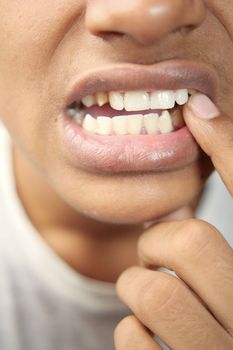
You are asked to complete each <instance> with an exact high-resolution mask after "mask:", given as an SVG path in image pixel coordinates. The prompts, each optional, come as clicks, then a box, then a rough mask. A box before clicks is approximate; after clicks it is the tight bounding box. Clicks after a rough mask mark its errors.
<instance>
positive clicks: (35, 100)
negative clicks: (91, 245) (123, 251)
mask: <svg viewBox="0 0 233 350" xmlns="http://www.w3.org/2000/svg"><path fill="white" fill-rule="evenodd" d="M0 9H1V21H0V76H1V79H0V115H1V118H2V121H3V123H4V124H5V126H6V127H7V129H8V130H9V132H10V134H11V136H12V139H13V140H14V143H15V145H16V146H17V147H18V149H19V150H20V152H21V153H22V154H23V156H24V157H25V159H27V161H28V162H29V164H31V166H32V168H33V170H34V171H35V174H39V176H40V177H41V179H43V181H44V182H46V183H48V184H49V186H50V187H51V188H52V189H53V190H54V191H55V192H56V193H57V194H58V195H59V196H60V197H61V198H62V199H63V200H64V202H65V203H67V204H68V205H70V206H71V207H73V208H75V210H77V211H78V212H80V213H84V214H85V215H87V216H90V217H92V218H96V219H98V220H100V221H103V222H109V223H141V222H144V221H147V220H153V219H155V218H157V217H159V216H162V215H166V214H168V213H170V212H171V211H173V210H175V209H177V208H179V207H181V206H183V205H185V204H187V203H189V202H190V201H192V200H193V199H194V198H195V197H196V196H197V195H198V194H199V193H200V191H201V189H202V187H203V181H204V180H203V178H204V176H203V173H204V170H203V168H204V165H205V164H207V163H208V159H207V158H205V157H203V155H201V153H200V152H198V155H197V156H195V157H193V158H192V159H191V161H187V159H186V160H185V161H184V162H183V163H182V162H181V163H182V164H181V163H180V164H179V166H174V164H173V166H172V167H171V168H169V167H168V168H166V162H165V163H164V164H165V167H163V168H162V170H161V169H159V167H157V168H156V167H155V168H154V169H152V170H150V169H149V170H150V171H149V170H148V169H147V171H143V166H142V168H140V169H139V170H138V171H121V172H119V171H118V172H117V171H112V172H111V171H109V169H108V172H107V173H105V172H104V171H103V170H104V169H103V168H101V169H98V164H97V165H96V167H93V166H90V164H88V162H86V161H85V159H83V158H85V155H84V156H83V158H82V157H79V155H78V154H77V157H76V155H75V154H74V153H72V151H71V150H70V149H69V147H67V145H66V143H65V142H64V137H63V136H64V135H63V134H64V130H63V129H62V128H63V126H62V125H63V124H62V123H63V121H64V118H66V117H67V116H64V115H63V114H64V113H63V112H64V106H66V103H67V96H69V93H70V91H71V90H72V87H73V86H74V85H75V82H76V80H77V81H79V79H80V77H82V76H84V75H85V74H87V73H89V72H92V71H93V72H94V71H95V70H101V69H105V68H106V67H108V66H109V65H111V67H114V66H115V65H116V66H117V67H120V68H121V67H124V65H125V64H130V65H131V66H132V65H137V68H138V65H139V69H140V67H141V68H145V66H149V65H152V64H153V65H154V64H156V63H158V62H163V61H166V60H176V62H179V60H188V61H190V60H191V61H192V62H200V63H204V64H206V65H207V66H208V67H209V68H210V69H211V71H213V72H214V74H215V75H216V77H215V81H216V101H217V103H218V105H219V106H220V108H222V109H223V110H224V111H226V112H227V113H229V114H230V115H232V116H233V103H232V101H233V88H232V86H233V66H232V62H231V59H230V58H231V57H233V42H232V40H233V22H232V16H233V3H232V1H231V0H207V1H202V0H195V1H192V2H191V1H190V2H187V1H186V0H183V1H182V0H180V1H174V0H166V1H165V0H164V1H162V0H160V1H156V0H145V1H143V0H137V1H135V0H127V2H126V1H125V0H118V1H117V2H115V1H114V0H90V1H85V0H68V1H67V0H57V1H52V0H50V1H44V0H38V1H36V2H35V1H33V2H32V1H31V0H25V1H23V2H19V1H16V0H11V1H9V0H0ZM131 66H130V67H131ZM110 71H114V69H112V70H110ZM88 79H90V85H91V79H92V76H91V75H90V76H88ZM106 79H108V81H111V72H109V78H106ZM163 79H164V80H166V77H163V78H162V80H163ZM198 79H200V80H201V76H200V77H199V78H198ZM173 80H175V79H173ZM100 83H101V82H100ZM173 83H174V85H172V86H175V84H176V83H175V81H174V82H173ZM173 83H172V84H173ZM110 84H111V83H110ZM87 85H88V83H87ZM162 85H163V82H162ZM78 86H79V85H78V84H77V94H78V93H79V91H78ZM111 86H112V88H111V89H110V90H112V91H117V90H118V86H116V88H114V81H113V82H112V85H111ZM188 87H189V88H191V87H192V82H190V86H187V88H188ZM95 88H96V90H97V91H99V92H101V91H102V90H101V85H100V84H99V86H98V83H97V86H95ZM184 88H185V86H184ZM123 90H124V89H123V88H122V87H121V91H123ZM125 90H127V88H125ZM136 90H145V86H142V88H141V89H140V82H139V86H138V87H137V89H136ZM163 90H167V88H166V89H163ZM105 92H109V91H105ZM105 107H106V106H105ZM105 115H107V114H105ZM116 115H117V113H116ZM72 130H73V129H72ZM72 130H71V129H70V131H69V130H68V131H67V132H70V134H71V133H72V132H73V131H72ZM177 132H178V131H177ZM179 132H180V131H179ZM85 135H87V136H84V139H85V145H87V147H86V148H87V149H88V146H89V145H91V144H92V145H93V144H94V141H93V139H92V135H91V136H90V134H88V133H87V134H85ZM71 136H72V135H71ZM141 136H143V137H144V138H145V137H147V136H146V135H141ZM181 136H182V135H181ZM76 137H77V139H78V136H77V135H76ZM95 137H96V136H95ZM97 137H98V142H99V144H101V142H102V143H103V141H101V140H100V139H101V137H103V139H102V140H104V139H105V140H106V137H107V136H101V135H98V136H97ZM110 137H111V136H110ZM125 137H128V136H126V135H121V136H120V139H119V137H118V140H120V141H117V142H119V143H121V144H124V142H125V141H124V140H123V138H125ZM138 137H140V135H139V136H135V135H133V136H131V150H130V151H129V158H130V156H131V154H130V152H131V151H132V148H133V147H134V146H132V145H134V142H138V141H137V140H136V138H137V139H138ZM150 137H151V136H150ZM153 137H154V138H155V137H161V135H154V136H153ZM162 137H171V136H169V135H168V134H167V135H165V136H164V135H162ZM173 137H174V136H173ZM188 137H190V136H188ZM109 140H111V139H110V138H109ZM172 140H173V139H172V138H171V141H170V143H171V142H172ZM83 142H84V141H83ZM114 142H115V141H114ZM166 142H167V141H165V151H166V147H167V146H166ZM76 143H77V144H78V146H77V145H76V148H77V147H79V148H80V153H81V149H82V143H80V142H79V143H78V141H77V142H76ZM114 144H115V143H114ZM192 145H193V143H192ZM106 147H108V150H109V151H108V152H109V154H111V150H112V147H113V143H111V142H107V146H106ZM142 147H143V144H142ZM189 147H191V146H190V145H189ZM71 148H72V147H71ZM89 149H90V152H91V150H92V148H91V147H90V148H89ZM75 152H76V153H77V152H78V149H76V150H75ZM97 153H98V150H97ZM96 162H97V163H98V162H101V159H100V158H98V159H97V160H96ZM173 163H174V160H173ZM92 165H93V164H92ZM123 170H124V169H123Z"/></svg>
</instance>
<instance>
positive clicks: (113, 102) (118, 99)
mask: <svg viewBox="0 0 233 350" xmlns="http://www.w3.org/2000/svg"><path fill="white" fill-rule="evenodd" d="M109 104H110V106H111V107H112V108H113V109H116V110H117V111H122V109H124V97H123V95H122V94H121V93H120V92H116V91H115V92H114V91H112V92H110V93H109Z"/></svg>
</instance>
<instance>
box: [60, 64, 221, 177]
mask: <svg viewBox="0 0 233 350" xmlns="http://www.w3.org/2000/svg"><path fill="white" fill-rule="evenodd" d="M216 86H217V77H216V74H215V71H214V70H213V69H212V68H210V67H209V66H207V65H206V64H204V63H203V64H202V63H195V62H191V61H180V60H171V61H166V62H160V63H156V64H154V65H151V66H141V65H135V64H129V63H124V64H122V63H119V64H111V65H107V66H106V67H102V68H98V69H91V70H89V71H88V72H86V73H83V74H81V75H80V76H78V77H77V76H76V77H74V79H73V81H72V82H70V87H69V90H68V91H67V97H66V99H65V101H64V105H63V107H62V113H61V118H60V119H59V120H60V121H61V122H60V123H58V126H59V134H60V140H61V143H62V150H63V151H64V155H65V157H66V158H67V159H69V162H70V163H71V164H72V165H73V166H74V167H75V168H76V167H77V168H82V169H85V170H88V171H89V172H94V173H101V174H110V175H111V174H115V173H127V174H128V173H136V172H150V171H153V172H166V171H171V170H176V169H181V168H182V167H185V166H187V165H189V164H192V163H194V162H196V161H197V160H198V158H199V155H200V149H199V147H198V145H197V143H196V141H195V139H194V138H193V137H192V134H191V133H190V131H189V130H188V128H187V126H186V125H185V122H184V119H183V108H184V106H185V105H186V104H187V102H188V100H189V97H190V96H191V95H192V94H193V93H196V92H201V93H204V94H207V95H208V96H210V97H211V98H212V99H213V100H214V97H215V95H216Z"/></svg>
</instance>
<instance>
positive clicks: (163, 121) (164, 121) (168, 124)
mask: <svg viewBox="0 0 233 350" xmlns="http://www.w3.org/2000/svg"><path fill="white" fill-rule="evenodd" d="M158 124H159V130H160V132H161V133H162V134H167V133H169V132H171V131H173V130H174V128H173V125H172V119H171V115H170V113H169V112H168V111H164V112H163V113H162V115H161V116H160V117H159V122H158Z"/></svg>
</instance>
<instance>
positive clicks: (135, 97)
mask: <svg viewBox="0 0 233 350" xmlns="http://www.w3.org/2000/svg"><path fill="white" fill-rule="evenodd" d="M124 107H125V110H126V111H142V110H146V109H150V96H149V94H148V93H147V92H145V91H127V92H126V93H125V96H124Z"/></svg>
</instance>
